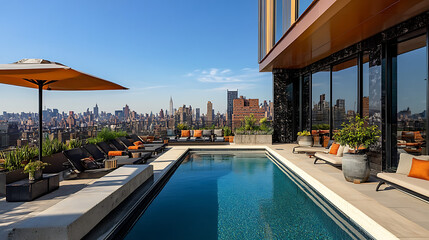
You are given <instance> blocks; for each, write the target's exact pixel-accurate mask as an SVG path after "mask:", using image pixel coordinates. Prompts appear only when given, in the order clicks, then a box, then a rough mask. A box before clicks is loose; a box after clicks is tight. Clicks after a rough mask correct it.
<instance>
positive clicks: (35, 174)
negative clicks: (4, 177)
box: [24, 161, 48, 181]
mask: <svg viewBox="0 0 429 240" xmlns="http://www.w3.org/2000/svg"><path fill="white" fill-rule="evenodd" d="M47 165H48V164H47V163H44V162H41V161H33V162H29V163H28V164H27V165H25V167H24V172H25V173H28V180H30V181H35V180H39V179H41V178H42V170H43V169H44V168H45V167H46V166H47Z"/></svg>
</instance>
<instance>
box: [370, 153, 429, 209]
mask: <svg viewBox="0 0 429 240" xmlns="http://www.w3.org/2000/svg"><path fill="white" fill-rule="evenodd" d="M413 158H415V159H417V160H426V161H429V156H428V155H421V156H414V155H411V154H408V153H401V154H400V157H399V164H398V168H397V170H396V172H395V173H384V172H383V173H378V174H377V177H378V178H380V182H379V183H378V185H377V187H376V189H375V190H376V191H379V188H380V186H381V185H383V184H388V185H391V186H393V187H395V188H397V189H400V190H402V191H405V192H408V193H410V194H412V195H414V196H416V197H418V198H420V199H423V200H425V201H429V180H424V179H420V178H415V177H409V176H408V175H409V174H410V171H411V166H412V162H413Z"/></svg>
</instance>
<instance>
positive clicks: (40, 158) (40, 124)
mask: <svg viewBox="0 0 429 240" xmlns="http://www.w3.org/2000/svg"><path fill="white" fill-rule="evenodd" d="M37 85H38V86H39V161H42V144H43V126H42V124H43V122H42V120H43V118H42V113H43V108H42V100H43V98H42V97H43V82H42V81H37Z"/></svg>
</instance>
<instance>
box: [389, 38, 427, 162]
mask: <svg viewBox="0 0 429 240" xmlns="http://www.w3.org/2000/svg"><path fill="white" fill-rule="evenodd" d="M396 50H397V52H396V59H395V58H394V59H393V61H392V63H393V68H392V70H393V71H394V72H393V74H392V76H394V77H395V76H396V84H394V85H393V92H394V93H396V94H394V95H396V100H397V102H396V106H397V109H396V112H395V113H396V120H397V122H396V138H397V139H396V148H397V151H398V154H399V153H402V152H406V153H410V154H413V155H421V154H425V155H426V154H428V151H427V147H426V134H427V114H426V110H427V108H428V105H427V97H428V96H427V89H428V86H427V84H428V83H427V76H428V75H427V68H428V63H427V55H426V54H427V45H426V35H421V36H418V37H415V38H412V39H409V40H405V41H402V42H399V43H398V44H397V46H396ZM395 69H396V72H395ZM395 90H396V91H395ZM394 95H393V96H394ZM392 135H393V137H395V134H392Z"/></svg>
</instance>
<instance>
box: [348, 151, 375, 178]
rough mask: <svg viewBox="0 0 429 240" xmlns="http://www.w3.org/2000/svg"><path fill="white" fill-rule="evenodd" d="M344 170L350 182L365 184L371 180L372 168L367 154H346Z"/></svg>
mask: <svg viewBox="0 0 429 240" xmlns="http://www.w3.org/2000/svg"><path fill="white" fill-rule="evenodd" d="M342 168H343V174H344V178H345V179H346V180H347V181H349V182H354V183H363V182H366V181H367V180H368V178H369V174H370V168H369V161H368V157H367V156H366V154H352V153H345V154H344V155H343V164H342Z"/></svg>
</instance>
